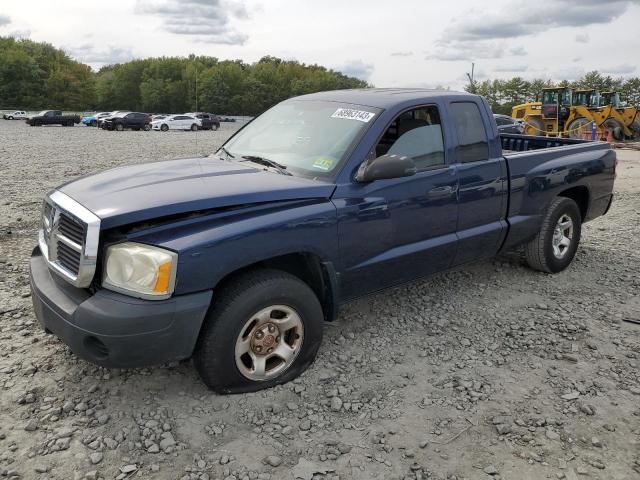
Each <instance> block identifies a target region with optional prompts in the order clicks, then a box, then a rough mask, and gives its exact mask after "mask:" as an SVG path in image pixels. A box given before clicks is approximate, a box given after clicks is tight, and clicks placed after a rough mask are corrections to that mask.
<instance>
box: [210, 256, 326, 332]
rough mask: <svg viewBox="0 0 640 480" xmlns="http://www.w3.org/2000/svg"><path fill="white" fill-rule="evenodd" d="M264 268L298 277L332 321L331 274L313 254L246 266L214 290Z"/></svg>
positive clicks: (273, 259) (267, 260)
mask: <svg viewBox="0 0 640 480" xmlns="http://www.w3.org/2000/svg"><path fill="white" fill-rule="evenodd" d="M265 268H270V269H275V270H282V271H284V272H287V273H290V274H291V275H294V276H296V277H298V278H299V279H300V280H302V281H303V282H304V283H306V284H307V285H308V286H309V288H311V290H313V292H314V293H315V294H316V296H317V297H318V300H320V305H322V311H323V313H324V317H325V320H326V321H329V322H330V321H333V320H334V318H335V315H336V312H337V305H335V302H334V294H335V292H334V291H333V286H332V282H331V280H330V277H329V276H330V275H331V274H332V272H329V271H327V268H326V267H325V264H324V263H323V262H322V260H321V258H320V257H318V256H317V255H315V254H313V253H308V252H302V253H290V254H287V255H280V256H278V257H273V258H269V259H266V260H262V261H260V262H257V263H254V264H251V265H248V266H246V267H243V268H241V269H239V270H236V271H234V272H232V273H230V274H228V275H226V276H225V277H224V278H223V279H222V280H221V281H220V282H218V284H217V286H216V289H218V288H220V286H221V285H223V284H225V283H227V282H229V281H233V279H234V278H235V277H237V276H238V275H239V274H241V273H246V272H249V271H252V270H260V269H265ZM214 298H215V294H214Z"/></svg>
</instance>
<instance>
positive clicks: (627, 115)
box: [600, 92, 640, 136]
mask: <svg viewBox="0 0 640 480" xmlns="http://www.w3.org/2000/svg"><path fill="white" fill-rule="evenodd" d="M600 105H601V106H602V107H603V108H604V109H608V110H609V113H610V116H611V118H613V119H615V120H616V121H617V123H620V124H621V125H616V127H622V129H623V131H624V129H626V130H627V131H624V134H625V135H626V136H639V135H640V108H638V106H637V105H636V106H624V107H623V106H622V105H621V102H620V94H619V93H618V92H602V95H601V96H600Z"/></svg>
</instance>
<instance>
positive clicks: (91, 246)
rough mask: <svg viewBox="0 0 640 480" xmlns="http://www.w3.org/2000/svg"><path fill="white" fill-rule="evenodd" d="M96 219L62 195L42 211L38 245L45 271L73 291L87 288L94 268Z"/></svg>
mask: <svg viewBox="0 0 640 480" xmlns="http://www.w3.org/2000/svg"><path fill="white" fill-rule="evenodd" d="M99 233H100V219H99V218H98V217H97V216H95V215H94V214H93V213H92V212H90V211H89V210H87V209H86V208H85V207H83V206H82V205H80V204H79V203H77V202H76V201H75V200H73V199H72V198H70V197H68V196H66V195H65V194H63V193H62V192H58V191H54V192H53V193H52V194H50V195H49V196H48V197H47V198H46V199H45V202H44V205H43V207H42V230H40V232H39V234H38V236H39V244H40V250H41V251H42V254H43V255H44V256H45V258H46V259H47V262H48V263H49V267H50V268H51V269H52V270H53V271H55V272H56V273H58V274H60V275H61V276H62V277H64V278H65V279H66V280H67V281H69V282H70V283H72V284H73V285H75V286H77V287H83V288H84V287H88V286H89V284H90V283H91V280H92V279H93V275H94V273H95V268H96V258H97V250H98V238H99Z"/></svg>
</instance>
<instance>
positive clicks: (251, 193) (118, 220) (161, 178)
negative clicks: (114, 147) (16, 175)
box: [58, 157, 335, 229]
mask: <svg viewBox="0 0 640 480" xmlns="http://www.w3.org/2000/svg"><path fill="white" fill-rule="evenodd" d="M334 189H335V185H333V184H330V183H323V182H319V181H315V180H311V179H305V178H301V177H294V176H288V175H281V174H279V173H272V172H267V171H264V170H262V169H261V168H260V167H257V168H256V166H255V164H252V163H248V162H247V163H246V164H245V163H243V164H240V163H237V162H229V161H224V160H221V159H219V158H215V157H214V158H211V157H209V158H192V159H181V160H170V161H164V162H157V163H147V164H142V165H132V166H127V167H120V168H114V169H112V170H107V171H104V172H101V173H98V174H96V175H90V176H87V177H83V178H80V179H78V180H74V181H72V182H69V183H67V184H64V185H62V186H61V187H59V188H58V190H60V191H61V192H63V193H64V194H66V195H68V196H69V197H71V198H73V199H74V200H75V201H77V202H78V203H80V204H82V205H83V206H84V207H86V208H88V209H89V210H91V211H92V212H93V213H95V214H96V215H97V216H98V217H100V219H101V226H102V228H105V229H106V228H113V227H117V226H120V225H125V224H131V223H136V222H140V221H145V220H150V219H155V218H160V217H166V216H169V215H176V214H182V213H188V212H193V211H199V210H207V209H212V208H223V207H231V206H237V205H248V204H255V203H264V202H275V201H283V200H297V199H314V198H329V197H330V196H331V194H332V193H333V191H334Z"/></svg>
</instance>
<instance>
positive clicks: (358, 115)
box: [331, 108, 376, 123]
mask: <svg viewBox="0 0 640 480" xmlns="http://www.w3.org/2000/svg"><path fill="white" fill-rule="evenodd" d="M375 116H376V114H375V113H371V112H366V111H364V110H353V109H351V108H339V109H338V110H336V111H335V112H334V114H333V115H331V118H346V119H348V120H358V121H360V122H365V123H367V122H368V121H369V120H371V119H372V118H373V117H375Z"/></svg>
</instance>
